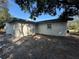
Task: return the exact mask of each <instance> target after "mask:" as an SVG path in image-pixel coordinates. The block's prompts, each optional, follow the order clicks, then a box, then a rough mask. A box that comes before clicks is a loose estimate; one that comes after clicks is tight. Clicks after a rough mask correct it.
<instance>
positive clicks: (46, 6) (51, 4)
mask: <svg viewBox="0 0 79 59" xmlns="http://www.w3.org/2000/svg"><path fill="white" fill-rule="evenodd" d="M15 2H16V3H17V4H18V5H19V6H20V7H21V9H22V10H24V11H29V12H30V14H31V16H30V18H32V19H36V17H38V16H39V15H41V14H42V13H49V15H56V8H58V9H61V8H63V9H65V11H64V12H63V13H62V15H60V17H59V18H67V17H68V16H74V15H78V14H79V10H78V9H79V0H15ZM34 4H36V6H34Z"/></svg>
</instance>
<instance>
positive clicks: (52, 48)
mask: <svg viewBox="0 0 79 59" xmlns="http://www.w3.org/2000/svg"><path fill="white" fill-rule="evenodd" d="M1 38H2V39H3V42H4V43H3V44H5V45H4V47H3V52H1V53H0V56H1V58H3V59H79V38H76V37H73V36H66V37H60V36H59V37H58V36H45V35H35V36H27V37H22V38H20V39H19V40H17V41H16V42H12V41H11V40H10V39H12V37H11V36H6V35H1V36H0V40H1ZM12 40H13V39H12ZM18 42H20V44H19V43H18ZM16 43H17V44H16Z"/></svg>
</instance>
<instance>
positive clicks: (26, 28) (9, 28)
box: [5, 23, 35, 37]
mask: <svg viewBox="0 0 79 59" xmlns="http://www.w3.org/2000/svg"><path fill="white" fill-rule="evenodd" d="M5 32H6V34H11V35H13V36H15V37H23V36H27V35H34V34H35V26H34V25H33V24H24V23H6V26H5Z"/></svg>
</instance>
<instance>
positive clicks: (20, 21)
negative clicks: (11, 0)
mask: <svg viewBox="0 0 79 59" xmlns="http://www.w3.org/2000/svg"><path fill="white" fill-rule="evenodd" d="M7 22H8V23H32V24H34V23H35V22H33V21H27V20H24V19H18V18H13V19H12V20H9V21H7Z"/></svg>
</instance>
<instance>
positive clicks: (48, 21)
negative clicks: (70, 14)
mask: <svg viewBox="0 0 79 59" xmlns="http://www.w3.org/2000/svg"><path fill="white" fill-rule="evenodd" d="M68 20H73V18H68V19H67V20H64V19H51V20H45V21H39V22H37V23H56V22H67V21H68Z"/></svg>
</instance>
